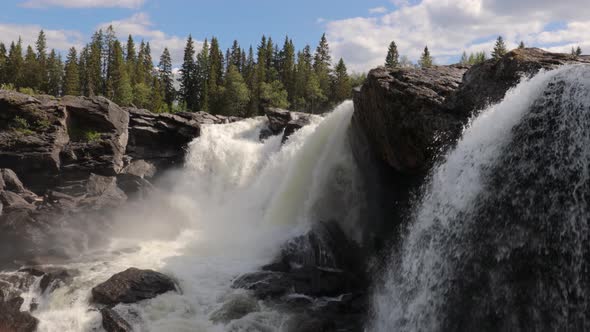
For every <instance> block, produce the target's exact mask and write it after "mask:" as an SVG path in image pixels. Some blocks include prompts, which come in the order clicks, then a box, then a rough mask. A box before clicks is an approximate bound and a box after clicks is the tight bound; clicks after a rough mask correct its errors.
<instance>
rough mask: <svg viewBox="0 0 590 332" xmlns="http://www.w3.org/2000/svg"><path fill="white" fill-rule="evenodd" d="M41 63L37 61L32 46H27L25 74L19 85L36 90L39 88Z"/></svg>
mask: <svg viewBox="0 0 590 332" xmlns="http://www.w3.org/2000/svg"><path fill="white" fill-rule="evenodd" d="M39 79H40V76H39V63H38V62H37V55H36V54H35V51H33V48H32V47H31V46H28V47H27V52H26V54H25V60H24V67H23V76H22V81H21V83H20V84H19V87H23V88H31V89H33V90H34V91H38V90H39Z"/></svg>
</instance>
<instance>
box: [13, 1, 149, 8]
mask: <svg viewBox="0 0 590 332" xmlns="http://www.w3.org/2000/svg"><path fill="white" fill-rule="evenodd" d="M144 2H145V0H27V1H25V2H23V3H22V6H24V7H29V8H44V7H66V8H96V7H102V8H112V7H120V8H139V7H141V6H142V5H143V4H144Z"/></svg>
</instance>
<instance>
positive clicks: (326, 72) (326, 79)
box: [312, 33, 332, 112]
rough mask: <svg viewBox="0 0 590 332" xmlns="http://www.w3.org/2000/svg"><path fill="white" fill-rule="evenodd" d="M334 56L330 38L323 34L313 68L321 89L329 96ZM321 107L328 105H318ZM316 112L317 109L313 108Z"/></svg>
mask: <svg viewBox="0 0 590 332" xmlns="http://www.w3.org/2000/svg"><path fill="white" fill-rule="evenodd" d="M331 66H332V57H331V56H330V47H329V46H328V40H327V38H326V34H325V33H324V34H323V35H322V38H321V39H320V43H319V45H318V47H317V49H316V52H315V55H314V61H313V68H314V71H315V74H316V76H317V78H318V81H319V83H320V89H322V94H323V95H324V96H328V95H329V94H330V87H331V77H330V76H331V74H332V69H331ZM317 106H319V108H318V109H317V110H320V109H323V108H325V107H326V106H328V105H317ZM312 111H313V112H315V111H316V110H312Z"/></svg>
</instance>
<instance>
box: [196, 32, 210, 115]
mask: <svg viewBox="0 0 590 332" xmlns="http://www.w3.org/2000/svg"><path fill="white" fill-rule="evenodd" d="M209 67H210V65H209V42H208V41H207V39H205V42H203V47H202V49H201V52H199V54H198V55H197V72H196V81H197V87H198V94H197V95H198V101H199V111H203V112H209V71H210V68H209Z"/></svg>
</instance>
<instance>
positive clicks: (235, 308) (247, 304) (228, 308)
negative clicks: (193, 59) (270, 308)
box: [209, 294, 260, 324]
mask: <svg viewBox="0 0 590 332" xmlns="http://www.w3.org/2000/svg"><path fill="white" fill-rule="evenodd" d="M257 311H260V305H259V304H258V301H257V300H256V299H254V298H252V297H250V296H248V295H246V294H236V295H232V296H231V297H230V298H229V299H228V300H227V301H226V302H225V303H224V304H223V305H222V306H221V308H219V309H218V310H216V311H215V312H213V313H212V314H211V316H210V317H209V318H210V319H211V321H213V322H214V323H215V324H219V323H229V322H230V321H232V320H235V319H240V318H242V317H244V316H246V315H248V314H249V313H252V312H257Z"/></svg>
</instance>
